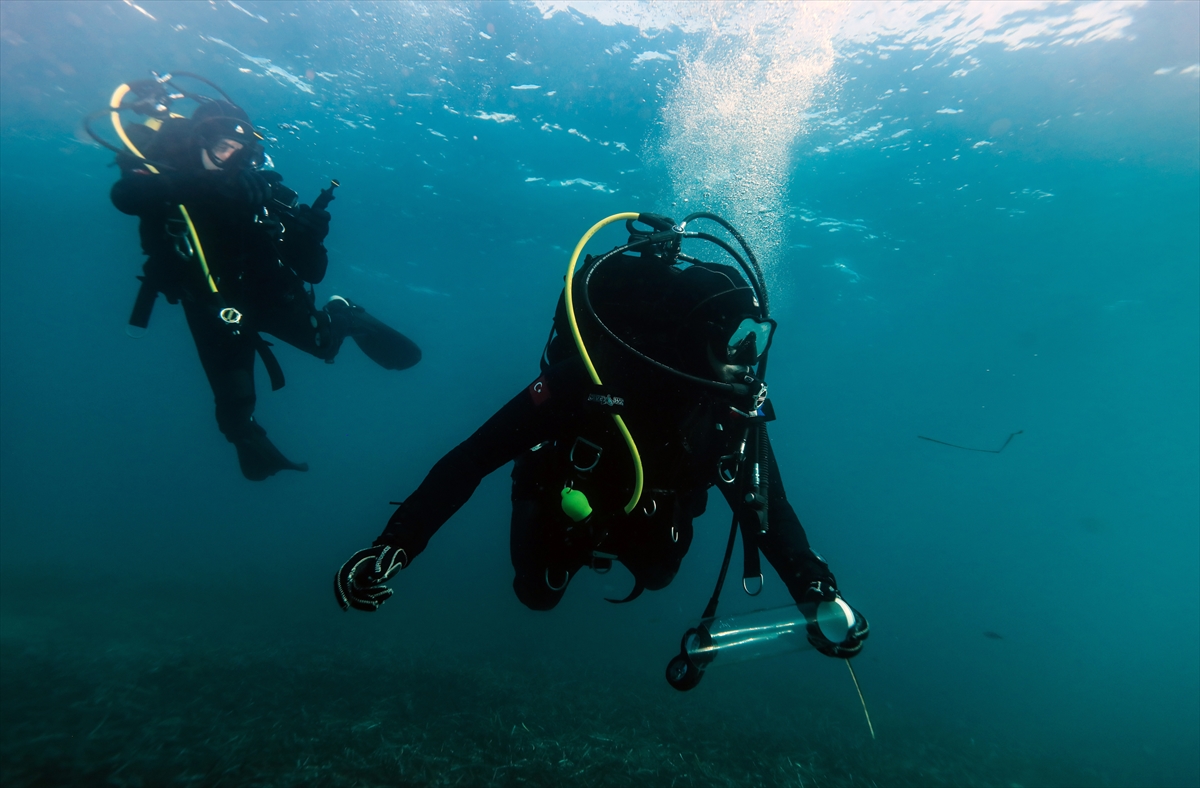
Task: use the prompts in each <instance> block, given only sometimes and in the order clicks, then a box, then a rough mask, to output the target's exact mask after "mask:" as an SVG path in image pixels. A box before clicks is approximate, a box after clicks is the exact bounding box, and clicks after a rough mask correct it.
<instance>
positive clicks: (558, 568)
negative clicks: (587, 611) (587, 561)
mask: <svg viewBox="0 0 1200 788" xmlns="http://www.w3.org/2000/svg"><path fill="white" fill-rule="evenodd" d="M512 507H513V509H512V528H511V530H510V532H509V548H510V553H511V555H512V565H513V569H514V570H515V571H516V575H515V576H514V577H513V591H515V592H516V594H517V599H519V600H521V604H523V605H525V607H527V608H529V609H530V610H550V609H551V608H553V607H554V606H555V605H557V604H558V602H559V600H560V599H562V597H563V594H564V593H566V590H567V584H568V583H570V582H571V578H572V577H574V576H575V574H576V573H577V572H578V571H579V570H580V569H581V568H582V567H583V564H581V563H580V562H579V561H578V559H577V558H574V557H573V556H572V555H571V554H570V550H569V549H568V547H567V545H566V544H565V542H564V540H563V539H562V535H561V534H559V533H557V532H558V531H560V528H559V527H558V525H557V523H555V522H554V521H553V516H552V515H551V516H548V513H547V512H544V511H543V510H542V507H541V505H540V504H539V502H538V501H536V500H530V499H524V498H513V502H512ZM556 535H557V538H556Z"/></svg>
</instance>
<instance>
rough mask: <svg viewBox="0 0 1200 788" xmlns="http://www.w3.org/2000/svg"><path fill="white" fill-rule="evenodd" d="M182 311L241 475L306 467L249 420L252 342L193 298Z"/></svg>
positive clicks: (259, 477) (253, 477) (250, 476)
mask: <svg viewBox="0 0 1200 788" xmlns="http://www.w3.org/2000/svg"><path fill="white" fill-rule="evenodd" d="M183 313H184V315H185V316H186V317H187V322H188V328H189V329H191V332H192V338H193V339H194V340H195V342H196V350H197V352H198V353H199V354H200V364H201V365H202V366H203V367H204V374H205V375H206V376H207V377H208V384H209V385H210V386H211V387H212V391H213V399H214V400H215V401H216V411H217V427H218V428H220V430H221V433H222V434H224V435H225V438H226V439H227V440H228V441H229V442H230V443H232V444H233V445H234V446H235V447H236V448H237V453H238V463H239V465H240V466H241V468H242V474H243V475H244V476H245V477H246V478H247V479H250V480H251V481H262V480H263V479H266V478H267V477H268V476H272V475H274V474H275V473H278V472H279V471H282V470H295V471H306V470H308V466H307V465H304V464H303V463H301V464H297V463H293V462H291V461H290V460H288V459H287V458H286V457H284V456H283V454H281V453H280V451H279V449H277V448H275V446H274V445H272V443H271V441H270V440H268V439H267V431H266V430H264V429H263V428H262V427H261V426H260V425H259V424H258V423H257V422H256V421H255V420H254V403H255V396H254V345H253V344H251V342H250V340H249V338H248V337H246V336H245V335H234V334H233V333H231V332H230V331H229V328H228V327H227V326H225V325H224V324H223V323H222V322H221V321H220V319H219V318H218V317H217V316H216V314H214V312H213V310H212V309H211V308H209V307H206V306H201V305H199V304H197V303H195V302H194V301H190V300H184V301H183Z"/></svg>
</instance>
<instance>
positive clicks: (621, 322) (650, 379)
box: [334, 213, 869, 689]
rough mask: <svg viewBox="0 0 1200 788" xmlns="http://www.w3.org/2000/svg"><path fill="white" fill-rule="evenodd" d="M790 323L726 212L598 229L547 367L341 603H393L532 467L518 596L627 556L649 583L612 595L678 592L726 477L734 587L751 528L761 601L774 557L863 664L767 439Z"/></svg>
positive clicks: (442, 468) (471, 441)
mask: <svg viewBox="0 0 1200 788" xmlns="http://www.w3.org/2000/svg"><path fill="white" fill-rule="evenodd" d="M697 218H705V219H713V220H715V221H718V222H720V223H721V224H722V225H724V226H725V227H726V229H728V230H729V231H730V232H731V233H732V234H733V235H734V237H735V238H736V239H737V241H738V243H739V244H741V245H742V247H743V249H744V251H745V252H746V256H747V257H748V258H749V259H750V262H751V264H752V265H750V264H747V263H746V262H745V260H744V259H743V258H742V257H741V256H740V255H739V254H738V253H737V251H736V250H734V249H733V248H732V247H731V246H730V245H728V244H726V243H725V242H724V241H721V240H720V239H718V238H716V237H714V236H711V235H708V234H706V233H696V232H690V231H687V230H686V225H687V224H688V223H689V222H691V221H693V220H695V219H697ZM620 219H625V220H626V226H627V228H628V230H629V233H630V240H629V243H627V244H625V245H623V246H620V247H617V248H616V249H613V250H612V251H610V252H607V253H605V254H603V255H600V256H598V257H595V258H593V257H591V256H589V257H588V258H587V260H586V262H585V264H584V266H583V267H582V268H581V270H580V271H579V272H578V274H575V272H574V268H575V263H576V260H577V259H578V257H579V253H580V251H581V249H582V248H583V245H584V244H585V243H586V242H587V240H588V238H590V237H591V235H592V234H593V233H595V232H596V231H597V230H598V229H599V228H600V227H602V226H604V225H605V224H607V223H611V222H612V221H617V220H620ZM634 220H637V221H638V222H640V223H643V224H646V225H649V226H650V227H651V228H652V229H651V230H649V231H645V230H641V229H639V228H638V226H637V225H635V224H634ZM684 238H700V239H703V240H706V241H710V242H712V243H716V244H717V245H718V246H720V247H721V248H722V249H724V250H725V251H726V252H727V253H728V254H730V255H731V256H733V257H734V259H735V260H736V261H737V262H738V263H739V265H740V266H741V269H742V271H741V272H739V270H738V269H737V268H734V267H732V266H729V265H722V264H716V263H710V262H703V261H701V260H699V259H697V258H695V257H691V256H688V255H685V254H683V253H682V251H681V249H682V245H681V241H682V239H684ZM743 273H744V276H743ZM747 281H749V284H747ZM774 330H775V322H774V321H773V320H771V319H770V318H769V317H768V316H767V300H766V292H765V290H764V289H763V287H762V275H761V272H760V270H759V268H758V263H757V261H756V260H755V258H754V256H753V254H752V253H751V252H750V249H749V247H748V246H746V244H745V242H744V240H743V239H742V237H741V236H740V234H738V233H737V231H736V230H734V229H733V228H732V227H731V226H729V225H728V223H726V222H725V221H724V220H722V219H720V218H719V217H716V216H714V215H712V214H694V215H692V216H689V217H688V218H687V219H685V220H684V222H683V223H682V224H679V225H676V224H675V222H674V221H673V220H671V219H668V218H665V217H659V216H655V215H651V214H640V215H639V214H632V213H631V214H617V215H616V216H613V217H609V218H608V219H606V220H605V221H604V222H601V223H600V224H598V225H596V226H595V227H593V228H592V230H591V231H590V232H589V233H588V234H587V235H585V236H584V238H583V239H582V240H581V241H580V243H579V245H578V246H577V247H576V250H575V254H574V256H573V257H572V259H571V265H570V267H569V269H568V275H567V284H566V287H565V288H564V291H563V296H562V297H560V299H559V304H558V309H557V312H556V315H555V320H554V327H553V330H552V332H551V338H550V340H549V341H548V342H547V345H546V348H545V350H544V351H543V356H542V362H541V366H542V374H541V376H539V377H538V378H537V380H535V381H534V382H533V383H532V384H531V385H530V386H529V387H528V388H526V389H525V390H523V391H521V392H520V393H519V394H517V395H516V396H515V397H514V398H513V399H512V400H510V401H509V402H508V404H506V405H504V406H503V407H502V408H501V409H500V410H499V411H498V412H497V413H496V414H495V415H494V416H492V417H491V418H490V419H488V420H487V421H486V422H485V423H484V424H483V426H482V427H480V428H479V429H478V430H477V431H476V432H475V434H473V435H472V436H471V437H470V438H468V439H467V440H466V441H464V442H463V443H461V444H459V445H458V446H457V447H456V448H454V449H453V450H451V451H450V452H449V453H448V454H447V455H446V456H444V457H443V458H442V459H441V460H439V461H438V462H437V464H436V465H434V467H433V469H432V470H431V471H430V472H429V474H428V475H427V476H426V477H425V480H424V481H423V482H422V483H421V485H420V486H419V487H418V488H417V490H416V491H415V492H414V493H413V494H412V495H411V496H409V497H408V498H407V499H406V500H405V501H404V502H403V503H402V504H401V505H400V507H399V508H398V509H397V510H396V512H395V514H393V515H392V517H391V519H390V520H389V521H388V523H387V526H386V527H385V528H384V530H383V533H382V534H380V536H379V537H378V538H377V539H376V540H375V542H374V544H373V546H372V547H370V548H367V549H365V550H361V551H359V552H357V553H355V554H354V556H352V557H351V558H350V560H349V561H347V562H346V564H345V565H343V566H342V568H341V569H340V570H339V571H338V572H337V574H336V575H335V578H334V586H335V589H334V590H335V594H336V598H337V602H338V604H339V605H341V606H342V608H343V609H347V610H348V609H349V608H352V607H353V608H355V609H358V610H363V611H373V610H375V609H377V608H378V607H379V606H380V605H381V604H382V603H383V602H384V601H385V600H387V599H388V598H389V597H390V596H391V594H392V590H391V589H390V588H388V587H387V586H386V585H385V583H386V582H387V581H388V580H389V579H390V578H392V577H393V575H394V574H395V573H396V572H397V571H399V570H401V569H403V568H405V567H407V566H408V565H409V564H410V563H411V562H412V561H413V560H414V559H415V558H416V557H417V556H418V555H420V553H421V552H422V551H423V550H424V549H425V547H426V545H427V543H428V542H429V539H430V538H431V537H432V536H433V534H434V533H435V532H436V531H437V530H438V528H440V527H441V526H442V524H443V523H445V522H446V521H447V520H448V519H449V518H450V517H451V516H452V515H453V514H454V513H455V512H456V511H457V510H458V509H459V507H461V506H462V505H463V504H464V503H465V502H466V501H467V499H468V498H469V497H470V496H471V494H472V493H473V492H474V491H475V488H476V487H477V486H478V484H479V482H480V481H481V480H482V479H483V478H484V477H485V476H487V475H488V474H490V473H492V472H493V471H495V470H497V469H498V468H500V467H501V466H502V465H504V464H505V463H507V462H509V461H511V460H515V461H516V462H515V466H514V468H513V472H512V479H513V486H512V521H511V542H510V545H511V556H512V563H513V568H514V569H515V571H516V576H515V578H514V580H513V588H514V590H515V591H516V594H517V597H518V598H519V599H520V600H521V602H522V603H523V604H525V605H526V606H527V607H529V608H532V609H534V610H549V609H551V608H553V607H554V606H555V605H557V604H558V602H559V600H560V599H561V598H562V596H563V593H564V592H565V590H566V587H567V585H568V583H570V581H571V579H572V578H573V577H574V576H575V575H576V574H577V573H578V572H579V571H580V570H581V569H582V568H584V567H590V568H592V569H593V570H596V571H599V572H604V571H608V569H609V568H611V566H612V562H613V561H620V562H621V563H622V564H624V565H625V566H626V567H627V568H628V569H629V570H630V571H631V572H632V574H633V577H634V580H635V584H634V588H633V590H632V592H631V593H630V594H629V595H628V596H627V597H626V598H625V599H623V600H609V601H614V602H615V601H621V602H626V601H630V600H632V599H634V598H635V597H637V596H638V595H639V594H640V593H641V592H642V591H643V590H644V589H651V590H657V589H661V588H664V587H665V586H666V585H667V584H668V583H670V582H671V580H672V579H673V578H674V576H675V573H676V571H677V570H678V568H679V565H680V562H681V561H682V559H683V557H684V555H685V554H686V553H687V551H688V547H689V545H690V544H691V541H692V521H693V519H694V518H695V517H697V516H699V515H700V514H702V513H703V512H704V510H705V506H706V501H707V496H708V489H709V488H710V487H714V486H715V487H717V488H718V490H720V492H721V494H722V496H723V497H724V498H725V500H726V501H727V502H728V503H729V505H730V507H731V508H732V509H733V512H734V523H733V526H732V529H731V533H730V539H729V549H728V550H727V553H726V557H725V565H724V567H723V568H722V571H721V582H723V580H724V576H725V571H726V569H727V568H728V564H729V558H730V553H731V551H732V548H733V544H734V536H735V533H734V530H736V529H737V528H739V527H740V529H741V533H742V540H743V545H744V547H745V569H744V572H743V586H744V587H745V588H746V590H747V593H757V592H758V591H759V590H761V582H762V574H761V572H760V571H759V551H760V550H761V552H762V554H763V555H765V556H766V558H767V560H768V561H769V562H770V563H771V565H772V566H773V567H774V568H775V569H776V570H777V571H778V573H779V575H780V576H781V577H782V578H783V582H784V583H785V584H786V585H787V588H788V591H789V592H790V593H791V595H792V597H793V599H794V600H795V601H796V602H797V603H798V604H799V605H800V607H801V610H802V611H803V610H805V609H806V607H807V608H810V609H811V608H813V607H814V606H815V605H818V604H821V603H829V602H835V603H836V604H837V605H839V606H841V609H844V610H845V611H846V621H847V624H848V626H847V628H846V630H845V635H844V637H841V636H839V640H838V641H837V642H834V641H831V640H829V639H828V638H826V637H825V636H824V635H823V634H822V630H820V629H818V628H817V627H816V626H813V625H811V623H813V620H812V619H810V626H809V627H808V628H807V637H808V639H809V641H810V642H811V643H812V645H813V646H815V647H816V648H817V649H818V650H820V651H822V652H823V653H825V654H827V655H830V656H836V657H843V658H844V657H851V656H854V655H855V654H857V653H858V652H859V650H860V649H861V648H862V642H863V640H864V639H865V638H866V637H867V634H868V631H869V630H868V625H867V621H866V619H865V618H864V617H863V616H862V615H861V614H858V613H857V612H856V611H853V609H852V608H850V607H849V605H846V604H845V603H844V602H843V601H842V600H841V595H840V593H839V591H838V587H837V582H836V580H835V579H834V576H833V573H832V572H831V571H830V569H829V566H828V565H827V564H826V562H825V561H824V560H823V559H822V558H821V557H820V556H819V555H818V554H817V553H816V552H814V551H813V550H812V549H811V548H810V547H809V543H808V539H807V537H806V536H805V533H804V529H803V527H802V526H801V525H800V521H799V519H798V518H797V517H796V514H795V512H794V511H793V510H792V506H791V504H790V503H788V499H787V496H786V494H785V492H784V488H783V482H782V478H781V476H780V473H779V468H778V466H777V464H776V462H775V459H774V454H773V452H772V449H771V446H770V443H769V441H768V439H767V434H766V423H767V422H768V421H770V420H772V419H773V410H772V408H771V405H770V402H769V401H768V400H767V399H766V385H765V383H763V380H762V378H763V376H765V374H766V358H767V351H768V349H769V347H770V344H771V339H772V336H773V334H774ZM601 375H603V382H601V377H600V376H601ZM720 584H721V583H720V582H719V583H718V589H717V592H716V594H714V597H713V600H712V601H711V602H710V604H709V608H710V609H709V610H708V611H706V613H705V617H706V618H711V617H712V615H713V614H714V613H715V609H716V601H717V597H718V596H719V593H720ZM752 585H754V586H757V588H756V589H754V590H753V591H752V590H751V586H752ZM668 677H669V680H671V679H670V671H669V672H668ZM683 678H684V680H680V681H678V682H677V681H675V680H672V684H673V685H674V686H676V687H677V688H678V689H689V688H690V687H691V686H694V685H695V681H698V680H699V679H698V674H696V675H693V677H692V678H693V679H694V680H690V683H689V680H687V679H686V677H683Z"/></svg>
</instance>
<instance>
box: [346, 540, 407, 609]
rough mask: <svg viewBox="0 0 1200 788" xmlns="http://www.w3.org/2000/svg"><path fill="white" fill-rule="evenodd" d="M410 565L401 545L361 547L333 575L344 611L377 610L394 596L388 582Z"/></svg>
mask: <svg viewBox="0 0 1200 788" xmlns="http://www.w3.org/2000/svg"><path fill="white" fill-rule="evenodd" d="M406 566H408V553H406V552H404V550H403V549H401V548H398V547H392V546H391V545H387V544H378V545H374V546H373V547H368V548H367V549H366V550H359V551H358V552H357V553H355V554H354V555H352V556H350V560H349V561H347V562H346V563H344V564H342V568H341V569H339V570H338V571H337V574H336V575H334V576H333V593H334V596H335V597H336V598H337V603H338V604H339V605H341V608H342V610H349V609H350V608H354V609H355V610H362V611H365V612H367V613H371V612H374V611H376V610H378V609H379V606H380V605H382V604H383V603H384V602H386V601H387V599H388V597H390V596H391V595H392V589H390V588H388V587H387V586H386V585H384V583H386V582H387V581H388V580H389V579H390V578H391V577H392V575H394V574H396V573H397V572H399V571H400V570H401V569H403V568H404V567H406Z"/></svg>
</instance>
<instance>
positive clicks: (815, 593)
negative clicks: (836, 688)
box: [800, 580, 871, 659]
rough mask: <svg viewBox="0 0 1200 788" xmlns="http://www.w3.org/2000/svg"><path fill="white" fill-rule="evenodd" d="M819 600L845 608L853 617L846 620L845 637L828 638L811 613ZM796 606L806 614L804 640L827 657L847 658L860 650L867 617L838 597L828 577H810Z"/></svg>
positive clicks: (868, 632) (864, 636)
mask: <svg viewBox="0 0 1200 788" xmlns="http://www.w3.org/2000/svg"><path fill="white" fill-rule="evenodd" d="M822 602H830V603H833V604H836V605H838V607H841V608H842V609H843V610H848V611H849V612H850V614H851V615H852V616H853V617H854V622H853V623H852V624H850V626H849V628H848V629H847V631H846V634H845V637H844V638H843V639H842V640H841V641H839V642H836V643H835V642H834V641H832V640H830V639H829V638H828V637H827V636H826V633H825V632H824V631H822V629H821V627H820V626H819V625H818V623H817V620H816V615H815V613H816V610H817V608H818V606H819V605H820V604H821V603H822ZM810 606H811V607H810ZM800 609H801V611H802V612H805V617H806V618H808V626H807V634H808V642H809V643H811V644H812V647H813V648H815V649H816V650H817V651H819V652H821V653H822V654H824V655H825V656H827V657H835V658H837V659H850V658H851V657H856V656H858V653H859V652H860V651H862V647H863V641H864V640H866V639H867V636H868V635H870V634H871V625H870V623H869V622H868V621H867V617H866V616H864V615H863V614H862V613H860V612H858V611H857V610H855V609H854V608H853V607H851V606H850V605H849V604H848V603H847V602H846V601H845V600H844V599H842V595H841V593H839V592H838V590H837V588H836V587H835V586H834V585H833V583H831V582H829V581H828V580H814V581H813V582H812V583H810V584H809V586H808V588H807V589H806V590H805V592H804V602H802V603H801V604H800ZM809 610H811V611H812V614H811V615H810V614H809V612H808V611H809Z"/></svg>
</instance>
